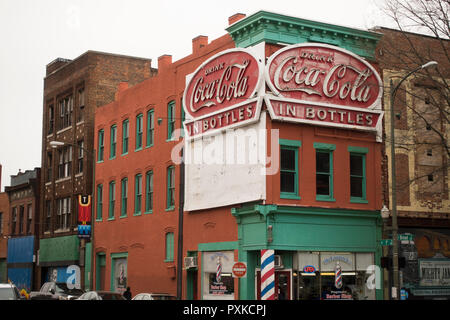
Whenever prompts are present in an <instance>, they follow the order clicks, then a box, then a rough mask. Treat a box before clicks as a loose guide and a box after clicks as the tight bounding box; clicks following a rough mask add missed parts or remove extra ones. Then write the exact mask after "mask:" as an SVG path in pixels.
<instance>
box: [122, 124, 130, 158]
mask: <svg viewBox="0 0 450 320" xmlns="http://www.w3.org/2000/svg"><path fill="white" fill-rule="evenodd" d="M129 127H130V124H129V121H128V119H125V120H124V121H123V122H122V154H127V153H128V137H129Z"/></svg>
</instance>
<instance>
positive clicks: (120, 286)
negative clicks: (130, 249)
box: [114, 258, 127, 293]
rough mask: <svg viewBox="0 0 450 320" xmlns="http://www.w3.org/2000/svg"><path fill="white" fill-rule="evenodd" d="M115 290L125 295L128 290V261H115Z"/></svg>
mask: <svg viewBox="0 0 450 320" xmlns="http://www.w3.org/2000/svg"><path fill="white" fill-rule="evenodd" d="M114 288H115V291H116V292H119V293H123V292H124V291H125V290H126V289H127V259H126V258H118V259H114Z"/></svg>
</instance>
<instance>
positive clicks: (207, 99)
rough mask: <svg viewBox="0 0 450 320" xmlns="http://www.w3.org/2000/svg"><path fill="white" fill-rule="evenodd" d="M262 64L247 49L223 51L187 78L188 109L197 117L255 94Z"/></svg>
mask: <svg viewBox="0 0 450 320" xmlns="http://www.w3.org/2000/svg"><path fill="white" fill-rule="evenodd" d="M262 73H263V70H262V67H260V65H259V63H258V61H257V60H256V58H255V57H254V56H253V55H252V54H250V53H249V52H247V51H245V50H244V49H230V50H226V51H223V52H221V53H219V54H217V55H215V56H213V57H211V58H210V59H208V60H207V61H205V62H204V63H203V64H202V65H201V66H200V67H198V68H197V70H196V71H195V72H194V73H193V75H192V76H191V78H190V79H189V80H188V83H187V85H186V89H185V92H184V97H183V103H184V105H185V111H186V112H187V113H188V114H189V115H190V116H191V117H192V118H193V119H197V118H200V117H203V116H205V115H208V114H213V113H216V112H220V111H222V110H224V109H226V108H228V107H231V106H233V105H236V104H238V103H242V102H243V101H245V100H247V99H249V98H251V97H253V96H254V94H255V93H256V91H257V89H258V86H259V83H260V81H261V80H262Z"/></svg>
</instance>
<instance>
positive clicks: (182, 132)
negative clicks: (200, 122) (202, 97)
mask: <svg viewBox="0 0 450 320" xmlns="http://www.w3.org/2000/svg"><path fill="white" fill-rule="evenodd" d="M180 109H181V124H180V128H181V137H184V126H183V123H184V121H185V120H186V113H185V112H184V108H183V98H181V101H180Z"/></svg>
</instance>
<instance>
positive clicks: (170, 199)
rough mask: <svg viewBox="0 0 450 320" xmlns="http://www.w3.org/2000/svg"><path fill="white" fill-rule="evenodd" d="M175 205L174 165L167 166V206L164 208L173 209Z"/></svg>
mask: <svg viewBox="0 0 450 320" xmlns="http://www.w3.org/2000/svg"><path fill="white" fill-rule="evenodd" d="M174 207H175V167H174V166H170V167H168V168H167V207H166V210H173V209H174Z"/></svg>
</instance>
